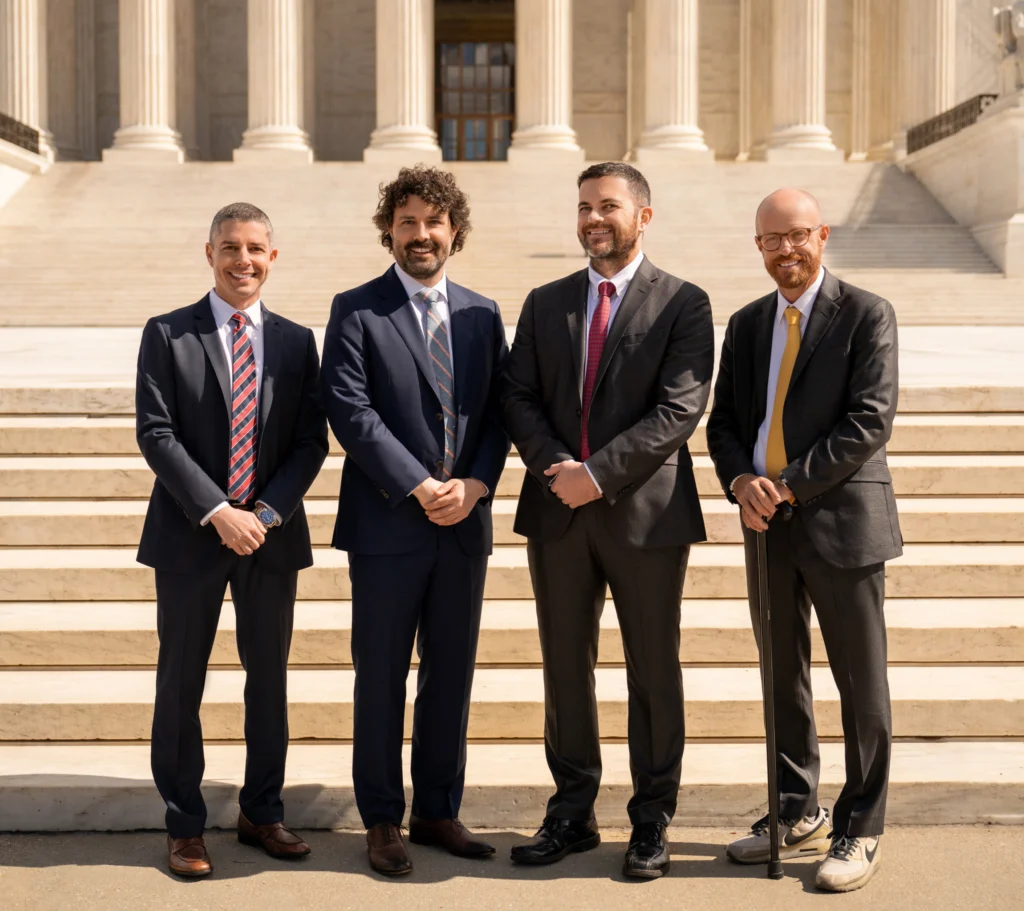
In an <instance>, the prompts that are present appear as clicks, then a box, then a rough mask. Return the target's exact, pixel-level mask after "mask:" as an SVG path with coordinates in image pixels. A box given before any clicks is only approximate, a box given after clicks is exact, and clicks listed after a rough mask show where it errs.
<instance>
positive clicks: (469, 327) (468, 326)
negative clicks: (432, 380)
mask: <svg viewBox="0 0 1024 911" xmlns="http://www.w3.org/2000/svg"><path fill="white" fill-rule="evenodd" d="M448 324H449V326H450V327H451V331H452V362H453V363H452V368H453V369H454V371H455V377H454V379H455V392H454V395H455V411H456V414H457V416H458V420H457V421H456V434H455V458H456V460H458V458H459V453H460V452H461V450H462V440H463V437H464V436H465V432H464V429H465V418H464V417H463V414H462V402H463V400H464V398H465V390H466V389H467V388H468V387H467V385H466V384H467V383H468V382H469V372H470V366H471V361H472V358H473V336H474V334H475V333H474V321H473V309H472V307H470V300H469V295H468V294H467V293H466V289H465V288H463V287H461V286H459V285H456V284H455V283H454V282H453V281H451V279H449V280H448Z"/></svg>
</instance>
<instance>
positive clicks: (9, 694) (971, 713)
mask: <svg viewBox="0 0 1024 911" xmlns="http://www.w3.org/2000/svg"><path fill="white" fill-rule="evenodd" d="M595 676H596V680H597V700H598V716H599V719H600V726H601V733H602V736H603V737H605V738H622V737H625V736H626V697H627V692H626V673H625V670H624V669H622V668H599V669H598V670H597V671H596V673H595ZM811 679H812V686H813V689H814V693H815V706H816V708H815V714H816V717H817V723H818V731H819V734H820V735H821V736H822V737H841V736H842V725H841V723H840V712H839V697H838V691H837V690H836V688H835V684H834V683H833V680H832V674H831V672H830V671H829V669H827V668H813V669H812V671H811ZM244 680H245V675H244V672H242V671H235V670H214V671H210V672H209V673H208V675H207V680H206V690H205V694H204V698H203V712H202V717H203V731H204V736H205V737H206V738H207V739H209V740H237V739H240V738H241V737H242V722H243V712H242V705H241V696H242V687H243V685H244ZM154 681H155V673H154V672H152V671H142V670H115V671H92V670H62V671H56V672H54V671H44V670H38V671H37V670H8V671H5V672H4V692H3V693H2V694H0V740H5V741H42V740H60V741H75V740H90V739H91V740H125V741H130V740H145V739H146V738H147V737H148V736H149V730H150V725H151V723H152V698H153V689H154V686H155V683H154ZM353 682H354V672H353V671H349V670H330V671H328V670H292V671H290V672H289V675H288V700H289V731H290V735H291V737H292V739H294V740H303V739H318V740H319V739H328V740H332V739H349V738H351V736H352V685H353ZM683 682H684V687H685V689H686V721H687V730H688V736H690V737H691V738H697V739H705V738H736V737H758V736H760V735H761V734H762V733H763V730H764V724H763V720H762V715H761V689H760V677H759V672H758V669H757V668H756V667H744V668H688V669H686V671H684V674H683ZM889 686H890V691H891V698H892V706H893V733H894V736H895V737H899V738H907V737H974V738H984V737H988V738H991V737H1007V736H1008V737H1021V736H1024V668H1021V667H985V666H974V667H948V668H944V669H943V671H942V673H941V674H937V673H935V672H934V671H933V670H932V669H930V668H920V667H893V668H890V669H889ZM414 694H415V686H414V685H410V687H409V688H408V693H407V699H408V701H409V702H410V703H411V701H412V698H413V696H414ZM469 719H470V720H469V736H470V738H472V739H474V740H492V739H500V740H516V739H538V738H540V737H541V736H542V734H543V729H544V698H543V677H542V672H541V671H540V670H539V669H521V668H516V669H506V668H482V669H478V670H477V672H476V675H475V677H474V685H473V701H472V704H471V706H470V713H469ZM411 725H412V712H411V708H410V710H409V711H407V713H406V736H407V737H408V736H410V735H411Z"/></svg>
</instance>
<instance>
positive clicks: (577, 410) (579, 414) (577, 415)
mask: <svg viewBox="0 0 1024 911" xmlns="http://www.w3.org/2000/svg"><path fill="white" fill-rule="evenodd" d="M576 417H578V418H581V417H583V409H582V408H577V409H576Z"/></svg>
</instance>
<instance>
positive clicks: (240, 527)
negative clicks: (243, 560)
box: [210, 506, 267, 557]
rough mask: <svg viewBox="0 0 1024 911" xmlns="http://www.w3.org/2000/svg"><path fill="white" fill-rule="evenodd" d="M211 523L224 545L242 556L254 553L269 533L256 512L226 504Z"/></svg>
mask: <svg viewBox="0 0 1024 911" xmlns="http://www.w3.org/2000/svg"><path fill="white" fill-rule="evenodd" d="M210 524H211V525H212V526H213V527H214V528H216V529H217V533H218V534H219V535H220V539H221V541H222V542H223V543H224V546H225V547H230V548H231V549H232V550H233V551H234V552H235V553H236V554H238V555H239V556H240V557H247V556H248V555H249V554H251V553H253V552H254V551H255V550H256V549H257V548H258V547H259V546H260V545H261V544H262V543H263V541H264V540H265V538H266V535H267V529H266V528H265V527H264V526H263V523H262V522H261V521H260V520H259V519H257V518H256V513H254V512H249V510H247V509H236V508H235V507H234V506H225V507H224V508H223V509H221V510H218V511H217V512H215V513H214V514H213V516H212V517H211V518H210Z"/></svg>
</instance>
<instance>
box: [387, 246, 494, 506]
mask: <svg viewBox="0 0 1024 911" xmlns="http://www.w3.org/2000/svg"><path fill="white" fill-rule="evenodd" d="M395 274H396V275H397V276H398V280H399V281H400V282H401V283H402V287H403V288H405V293H406V294H408V295H409V306H410V307H412V311H413V313H415V314H416V324H417V325H418V326H419V327H420V331H421V332H422V333H423V341H424V342H426V341H427V303H426V301H424V300H423V299H422V298H419V297H417V296H416V295H417V294H418V293H419V292H420V291H436V292H437V293H438V294H439V295H440V298H439V299H438V301H437V302H436V303H435V304H434V309H435V310H437V313H438V315H439V316H440V317H441V322H442V323H444V328H445V331H446V332H447V333H448V362H449V363H450V364H451V365H452V374H454V373H455V346H454V345H452V344H451V339H452V320H451V313H450V311H449V310H448V276H447V274H442V275H441V280H440V281H439V282H438V283H437V284H436V285H434V287H433V288H431V287H430V286H429V285H424V284H423V282H421V281H420V280H419V279H416V278H413V277H412V276H411V275H410V274H409V273H408V272H406V271H405V270H404V269H403V268H402V267H401V266H400V265H398V263H395ZM475 480H479V478H477V479H475ZM480 484H481V485H482V486H483V489H484V496H485V497H486V496H489V495H490V493H491V491H490V489H489V488H488V487H487V485H486V484H484V482H483V481H480ZM410 496H412V494H410Z"/></svg>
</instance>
